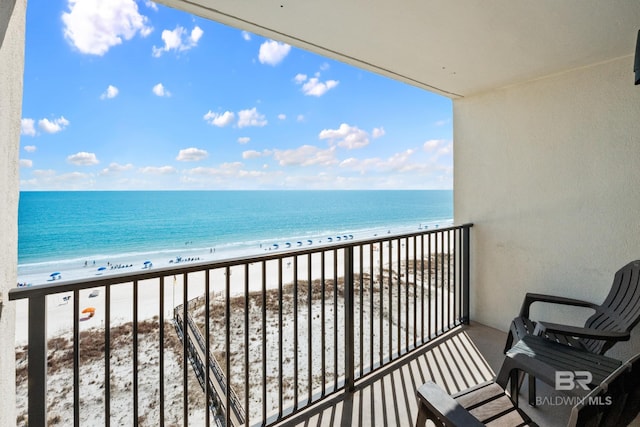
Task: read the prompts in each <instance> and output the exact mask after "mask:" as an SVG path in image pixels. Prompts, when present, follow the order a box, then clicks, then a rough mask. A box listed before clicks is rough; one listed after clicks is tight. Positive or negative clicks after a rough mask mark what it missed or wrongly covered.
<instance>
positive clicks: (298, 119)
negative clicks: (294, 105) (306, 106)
mask: <svg viewBox="0 0 640 427" xmlns="http://www.w3.org/2000/svg"><path fill="white" fill-rule="evenodd" d="M296 120H297V121H299V122H304V114H298V117H296Z"/></svg>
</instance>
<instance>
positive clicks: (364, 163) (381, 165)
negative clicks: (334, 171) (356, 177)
mask: <svg viewBox="0 0 640 427" xmlns="http://www.w3.org/2000/svg"><path fill="white" fill-rule="evenodd" d="M414 154H415V150H412V149H407V150H405V151H401V152H399V153H395V154H394V155H393V156H391V157H389V158H387V159H380V158H378V157H374V158H368V159H356V158H355V157H350V158H348V159H346V160H343V161H342V162H340V167H341V168H347V169H352V170H356V171H359V172H360V173H362V174H364V173H366V172H376V173H387V172H400V173H405V172H416V171H421V170H422V171H424V170H427V169H428V168H429V167H430V166H428V165H424V164H422V163H417V162H412V161H411V159H412V156H413V155H414Z"/></svg>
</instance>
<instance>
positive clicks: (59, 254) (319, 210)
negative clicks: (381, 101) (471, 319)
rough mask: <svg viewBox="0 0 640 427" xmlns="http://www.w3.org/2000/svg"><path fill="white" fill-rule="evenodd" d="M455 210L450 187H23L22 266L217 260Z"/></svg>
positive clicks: (428, 222) (410, 226) (407, 226)
mask: <svg viewBox="0 0 640 427" xmlns="http://www.w3.org/2000/svg"><path fill="white" fill-rule="evenodd" d="M452 218H453V192H452V191H448V190H442V191H441V190H437V191H436V190H433V191H432V190H425V191H377V190H374V191H105V192H99V191H92V192H75V191H74V192H22V193H20V204H19V219H18V223H19V225H18V230H19V237H18V275H19V277H21V278H25V280H26V281H32V280H35V281H36V282H37V281H38V279H37V277H40V278H42V277H48V276H47V275H45V274H44V273H47V272H51V271H63V270H78V269H79V268H85V267H84V266H85V262H86V263H87V266H88V268H92V267H93V266H94V265H103V264H105V263H106V262H110V263H111V264H113V263H116V262H117V263H126V264H127V265H128V264H134V265H136V266H137V265H142V263H143V262H144V260H151V261H153V262H154V265H155V264H158V263H159V261H167V260H169V259H173V258H174V257H176V256H182V257H191V258H196V257H197V258H200V259H220V258H225V257H230V256H239V255H243V254H257V253H261V252H262V251H266V250H278V249H284V248H285V245H286V243H292V245H293V246H294V247H295V246H296V243H297V242H298V241H301V242H303V244H304V245H307V244H315V243H322V242H323V241H324V242H325V243H326V242H327V238H328V237H331V236H338V235H345V234H350V235H353V236H354V237H355V238H366V237H371V236H373V235H374V234H378V233H388V232H392V233H397V232H405V231H412V230H418V229H419V228H421V227H426V226H430V227H435V226H436V225H438V226H443V225H448V224H450V223H451V219H452ZM309 241H311V242H312V243H308V242H309ZM78 271H79V270H78ZM67 278H68V277H67Z"/></svg>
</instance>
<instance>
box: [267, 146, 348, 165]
mask: <svg viewBox="0 0 640 427" xmlns="http://www.w3.org/2000/svg"><path fill="white" fill-rule="evenodd" d="M273 157H274V158H275V159H276V160H277V161H278V163H279V164H280V166H312V165H321V166H330V165H333V164H336V163H337V162H338V161H337V159H336V157H335V147H331V148H328V149H324V150H323V149H321V148H318V147H315V146H312V145H303V146H302V147H298V148H296V149H292V150H274V152H273Z"/></svg>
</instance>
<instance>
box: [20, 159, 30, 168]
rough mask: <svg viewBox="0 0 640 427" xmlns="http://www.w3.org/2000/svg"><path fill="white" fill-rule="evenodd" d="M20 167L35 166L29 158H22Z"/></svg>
mask: <svg viewBox="0 0 640 427" xmlns="http://www.w3.org/2000/svg"><path fill="white" fill-rule="evenodd" d="M20 167H21V168H31V167H33V161H32V160H28V159H20Z"/></svg>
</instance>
